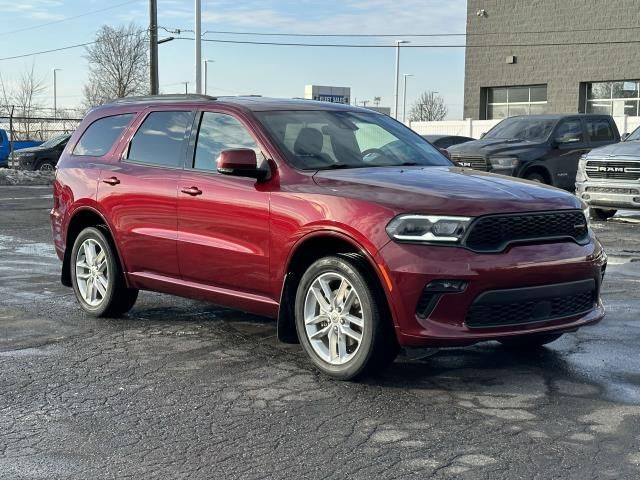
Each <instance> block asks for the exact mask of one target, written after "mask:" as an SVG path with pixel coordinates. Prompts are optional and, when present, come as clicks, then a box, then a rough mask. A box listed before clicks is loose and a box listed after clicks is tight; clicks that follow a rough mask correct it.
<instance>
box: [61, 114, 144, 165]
mask: <svg viewBox="0 0 640 480" xmlns="http://www.w3.org/2000/svg"><path fill="white" fill-rule="evenodd" d="M133 116H134V114H133V113H124V114H121V115H112V116H110V117H104V118H100V119H98V120H96V121H95V122H93V123H92V124H91V125H89V127H88V128H87V129H86V130H85V131H84V133H83V134H82V137H80V140H79V141H78V143H77V144H76V146H75V148H74V149H73V155H84V156H88V157H101V156H103V155H104V154H106V153H107V152H108V151H109V150H111V147H112V146H113V144H114V143H115V141H116V140H117V139H118V138H119V137H120V135H121V134H122V131H123V130H124V129H125V128H126V127H127V125H129V122H131V119H132V118H133Z"/></svg>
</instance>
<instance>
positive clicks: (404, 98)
mask: <svg viewBox="0 0 640 480" xmlns="http://www.w3.org/2000/svg"><path fill="white" fill-rule="evenodd" d="M402 76H403V77H404V89H403V90H402V123H404V122H405V120H406V118H407V77H413V76H414V75H413V73H403V74H402Z"/></svg>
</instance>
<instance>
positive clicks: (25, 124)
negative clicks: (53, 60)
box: [10, 65, 46, 139]
mask: <svg viewBox="0 0 640 480" xmlns="http://www.w3.org/2000/svg"><path fill="white" fill-rule="evenodd" d="M45 89H46V87H45V83H44V79H43V78H41V77H38V76H37V75H36V73H35V65H31V69H30V70H26V71H24V72H22V74H21V75H20V79H19V80H18V84H17V86H16V89H15V92H14V93H13V95H12V96H11V97H10V99H11V103H12V104H13V105H15V109H14V114H15V115H16V116H17V117H18V119H17V121H16V127H17V131H18V132H17V135H18V136H19V137H24V138H25V139H29V138H31V136H32V132H31V130H32V129H31V125H32V123H33V120H32V119H33V118H34V117H37V116H38V114H39V113H40V112H41V110H42V103H41V101H40V100H39V98H38V97H39V96H40V95H41V94H42V93H43V92H44V91H45Z"/></svg>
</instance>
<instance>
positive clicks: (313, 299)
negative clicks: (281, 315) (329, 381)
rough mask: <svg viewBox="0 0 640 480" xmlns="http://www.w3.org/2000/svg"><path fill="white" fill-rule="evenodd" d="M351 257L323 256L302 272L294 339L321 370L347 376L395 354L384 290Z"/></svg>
mask: <svg viewBox="0 0 640 480" xmlns="http://www.w3.org/2000/svg"><path fill="white" fill-rule="evenodd" d="M376 287H377V285H376V283H375V281H374V280H373V279H371V278H370V275H368V272H367V271H366V270H365V269H364V268H362V267H361V266H360V264H359V262H358V261H357V260H356V259H354V258H351V257H335V256H330V257H324V258H321V259H320V260H318V261H316V262H315V263H313V264H312V265H311V266H310V267H309V268H308V269H307V271H306V272H305V273H304V275H303V276H302V278H301V280H300V284H299V285H298V291H297V294H296V304H295V312H296V315H295V316H296V329H297V331H298V338H299V339H300V343H301V344H302V346H303V348H304V350H305V351H306V353H307V354H308V355H309V357H311V360H312V361H313V363H314V364H315V365H316V367H318V369H320V370H321V371H322V372H324V373H325V374H327V375H329V376H331V377H334V378H337V379H340V380H351V379H354V378H356V377H358V376H359V375H362V374H364V373H365V372H367V373H373V372H374V371H375V370H378V369H380V368H382V367H383V366H385V365H386V364H388V363H390V362H391V361H393V359H394V358H395V356H396V355H397V353H398V347H397V342H396V338H395V333H394V332H393V329H392V328H390V325H391V322H390V321H389V319H387V318H385V315H384V312H385V311H386V308H385V307H384V305H383V304H381V301H382V300H381V299H382V297H381V295H383V293H382V292H379V288H376Z"/></svg>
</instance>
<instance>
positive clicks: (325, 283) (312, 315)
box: [304, 272, 365, 365]
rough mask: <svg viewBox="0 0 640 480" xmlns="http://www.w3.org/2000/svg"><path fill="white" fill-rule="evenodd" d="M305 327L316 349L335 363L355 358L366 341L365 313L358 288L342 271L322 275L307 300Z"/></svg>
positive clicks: (308, 291)
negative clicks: (363, 337)
mask: <svg viewBox="0 0 640 480" xmlns="http://www.w3.org/2000/svg"><path fill="white" fill-rule="evenodd" d="M304 328H305V332H306V334H307V338H308V339H309V343H310V344H311V347H312V348H313V351H314V352H315V353H316V354H317V355H318V356H319V357H320V358H321V359H322V360H324V361H325V362H327V363H329V364H331V365H342V364H344V363H346V362H348V361H349V360H351V359H352V358H353V356H354V355H355V354H356V353H357V351H358V349H359V348H360V344H361V343H362V335H363V332H364V328H365V319H364V313H363V311H362V304H361V302H360V297H359V296H358V292H357V291H356V290H355V288H354V287H353V285H352V284H351V282H349V280H347V279H346V278H345V277H344V276H342V275H340V274H339V273H334V272H329V273H323V274H322V275H320V276H318V277H317V278H316V279H315V280H314V281H313V282H312V283H311V286H310V287H309V289H308V290H307V295H306V298H305V301H304Z"/></svg>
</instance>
